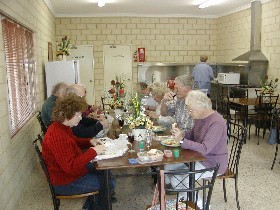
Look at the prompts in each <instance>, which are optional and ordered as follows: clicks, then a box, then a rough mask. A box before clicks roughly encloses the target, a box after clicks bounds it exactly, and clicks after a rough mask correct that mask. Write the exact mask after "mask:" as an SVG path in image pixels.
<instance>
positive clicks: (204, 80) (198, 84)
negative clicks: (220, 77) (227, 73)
mask: <svg viewBox="0 0 280 210" xmlns="http://www.w3.org/2000/svg"><path fill="white" fill-rule="evenodd" d="M207 60H208V56H207V55H201V56H200V63H199V64H197V65H196V66H195V67H194V69H193V72H192V77H193V79H194V82H195V88H196V89H198V90H199V89H207V95H208V97H209V96H210V91H211V80H213V78H214V74H213V70H212V68H211V67H210V66H209V65H208V64H206V61H207Z"/></svg>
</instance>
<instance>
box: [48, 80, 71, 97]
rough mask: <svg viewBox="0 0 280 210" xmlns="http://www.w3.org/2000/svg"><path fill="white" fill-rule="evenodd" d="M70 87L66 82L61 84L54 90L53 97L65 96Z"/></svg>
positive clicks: (54, 87)
mask: <svg viewBox="0 0 280 210" xmlns="http://www.w3.org/2000/svg"><path fill="white" fill-rule="evenodd" d="M67 87H68V85H67V84H66V83H65V82H59V83H57V84H56V85H55V86H53V88H52V94H53V95H64V94H65V91H66V89H67Z"/></svg>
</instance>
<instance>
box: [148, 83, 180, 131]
mask: <svg viewBox="0 0 280 210" xmlns="http://www.w3.org/2000/svg"><path fill="white" fill-rule="evenodd" d="M148 88H149V89H150V90H151V95H152V96H153V98H154V100H155V101H156V102H157V103H158V106H157V107H156V110H155V111H149V110H147V111H146V114H147V115H148V116H149V117H150V118H151V119H154V120H155V121H157V122H158V123H159V124H160V125H162V126H165V127H168V128H171V125H172V123H174V122H175V120H174V119H173V118H172V117H171V116H161V115H160V108H161V100H162V99H163V97H164V95H165V94H166V93H168V92H169V88H168V87H167V85H166V83H163V82H155V83H152V84H150V85H149V86H148Z"/></svg>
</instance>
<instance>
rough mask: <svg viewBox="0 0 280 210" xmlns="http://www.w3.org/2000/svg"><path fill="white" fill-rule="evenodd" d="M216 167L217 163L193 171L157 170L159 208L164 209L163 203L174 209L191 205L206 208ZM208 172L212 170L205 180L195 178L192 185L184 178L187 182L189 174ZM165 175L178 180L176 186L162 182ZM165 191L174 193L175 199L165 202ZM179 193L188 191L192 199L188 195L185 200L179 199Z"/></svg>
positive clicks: (206, 209)
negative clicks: (200, 196) (213, 165)
mask: <svg viewBox="0 0 280 210" xmlns="http://www.w3.org/2000/svg"><path fill="white" fill-rule="evenodd" d="M218 169H219V164H217V165H216V166H215V167H212V168H206V169H201V170H195V171H190V170H188V169H183V170H174V171H173V170H172V171H167V170H165V171H164V170H160V171H158V180H159V181H158V195H159V196H158V197H159V198H160V204H158V205H160V209H165V208H164V206H163V205H165V206H166V204H167V203H168V207H170V205H171V206H172V207H174V208H175V207H176V209H181V208H182V207H185V208H186V209H188V207H191V208H193V209H196V210H200V209H204V210H208V209H209V205H210V200H211V195H212V191H213V187H214V183H215V179H216V176H217V172H218ZM209 172H212V176H211V177H209V178H208V181H207V182H205V181H201V180H199V179H198V180H195V185H194V186H189V185H188V184H186V182H185V180H187V183H188V180H189V177H190V176H193V177H194V176H203V175H204V174H205V173H209ZM165 175H168V176H172V177H174V179H176V180H178V184H177V186H175V187H172V186H168V185H165V184H164V176H165ZM159 183H160V184H159ZM178 188H180V189H178ZM165 193H166V194H170V193H171V194H175V195H176V199H173V200H168V202H166V199H165ZM179 193H188V195H190V194H191V195H192V196H193V199H191V198H190V196H187V197H188V198H186V200H185V201H180V200H179ZM199 193H200V194H202V202H201V201H199V196H198V195H199ZM155 195H157V193H155ZM154 201H155V200H154ZM154 201H153V202H154ZM154 204H155V203H154ZM154 204H153V206H154ZM167 209H168V208H167Z"/></svg>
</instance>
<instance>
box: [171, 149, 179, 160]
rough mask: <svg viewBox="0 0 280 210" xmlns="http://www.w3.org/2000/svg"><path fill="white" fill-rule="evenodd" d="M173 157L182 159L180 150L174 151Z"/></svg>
mask: <svg viewBox="0 0 280 210" xmlns="http://www.w3.org/2000/svg"><path fill="white" fill-rule="evenodd" d="M173 157H175V158H178V157H180V150H178V149H174V150H173Z"/></svg>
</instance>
